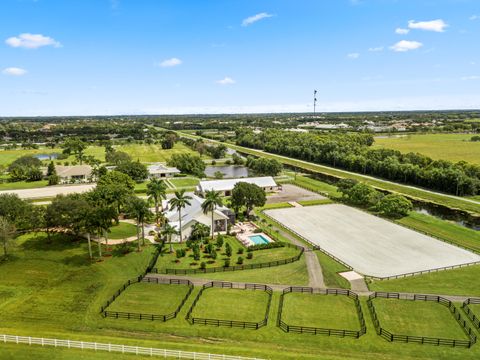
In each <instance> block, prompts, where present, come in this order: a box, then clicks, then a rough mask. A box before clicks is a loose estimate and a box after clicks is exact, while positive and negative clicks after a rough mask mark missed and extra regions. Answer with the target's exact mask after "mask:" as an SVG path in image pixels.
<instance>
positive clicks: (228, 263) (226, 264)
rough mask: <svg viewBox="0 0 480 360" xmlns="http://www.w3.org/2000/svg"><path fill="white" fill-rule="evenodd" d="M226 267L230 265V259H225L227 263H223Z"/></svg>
mask: <svg viewBox="0 0 480 360" xmlns="http://www.w3.org/2000/svg"><path fill="white" fill-rule="evenodd" d="M223 266H224V267H229V266H230V259H225V263H224V264H223Z"/></svg>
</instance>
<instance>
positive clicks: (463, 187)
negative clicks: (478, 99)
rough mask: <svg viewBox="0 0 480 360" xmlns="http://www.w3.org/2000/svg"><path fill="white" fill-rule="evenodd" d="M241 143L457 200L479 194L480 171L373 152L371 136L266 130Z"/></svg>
mask: <svg viewBox="0 0 480 360" xmlns="http://www.w3.org/2000/svg"><path fill="white" fill-rule="evenodd" d="M237 144H238V145H242V146H247V147H252V148H256V149H262V150H265V151H268V152H272V153H276V154H281V155H286V156H290V157H293V158H297V159H301V160H305V161H309V162H315V163H319V164H327V165H331V166H334V167H339V168H343V169H346V170H350V171H354V172H359V173H363V174H370V175H374V176H379V177H382V178H385V179H389V180H392V181H396V182H403V183H406V184H411V185H418V186H422V187H425V188H428V189H433V190H439V191H443V192H446V193H451V194H455V195H476V194H479V193H480V166H479V165H473V164H468V163H466V162H464V161H461V162H458V163H452V162H450V161H445V160H433V159H431V158H429V157H428V156H425V155H422V154H418V153H408V154H402V153H401V152H399V151H396V150H391V149H372V148H371V147H370V146H371V145H372V144H373V137H372V136H371V135H368V134H328V135H325V134H316V133H296V132H290V131H282V130H275V129H267V130H265V131H263V132H262V133H261V134H254V133H253V131H251V130H249V129H241V130H238V131H237Z"/></svg>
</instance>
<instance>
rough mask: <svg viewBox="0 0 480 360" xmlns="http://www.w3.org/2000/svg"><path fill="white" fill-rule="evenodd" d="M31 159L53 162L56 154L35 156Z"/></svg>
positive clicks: (56, 156)
mask: <svg viewBox="0 0 480 360" xmlns="http://www.w3.org/2000/svg"><path fill="white" fill-rule="evenodd" d="M33 157H35V158H37V159H38V160H42V161H44V160H55V159H56V158H58V154H57V153H52V154H37V155H33Z"/></svg>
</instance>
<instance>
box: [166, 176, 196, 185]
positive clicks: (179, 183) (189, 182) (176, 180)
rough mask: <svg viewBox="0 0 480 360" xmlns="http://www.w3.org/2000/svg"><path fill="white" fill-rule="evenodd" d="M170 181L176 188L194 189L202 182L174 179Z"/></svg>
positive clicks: (189, 179) (192, 179)
mask: <svg viewBox="0 0 480 360" xmlns="http://www.w3.org/2000/svg"><path fill="white" fill-rule="evenodd" d="M169 181H170V182H171V183H172V184H173V185H174V186H176V187H193V186H197V185H198V183H199V181H200V180H199V179H195V178H173V179H169Z"/></svg>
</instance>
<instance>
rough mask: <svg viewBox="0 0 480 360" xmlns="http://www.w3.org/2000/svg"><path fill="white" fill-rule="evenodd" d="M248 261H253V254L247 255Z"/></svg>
mask: <svg viewBox="0 0 480 360" xmlns="http://www.w3.org/2000/svg"><path fill="white" fill-rule="evenodd" d="M247 259H249V260H250V259H253V252H249V253H248V254H247Z"/></svg>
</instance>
